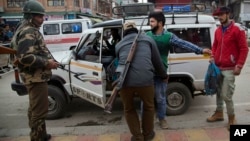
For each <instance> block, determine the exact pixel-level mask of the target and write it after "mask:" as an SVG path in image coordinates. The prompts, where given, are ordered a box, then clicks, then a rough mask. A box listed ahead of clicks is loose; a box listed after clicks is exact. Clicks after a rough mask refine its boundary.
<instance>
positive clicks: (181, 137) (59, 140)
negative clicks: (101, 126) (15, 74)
mask: <svg viewBox="0 0 250 141" xmlns="http://www.w3.org/2000/svg"><path fill="white" fill-rule="evenodd" d="M130 137H131V134H130V133H129V132H127V133H120V134H119V133H117V134H100V135H52V139H51V141H130ZM0 141H29V137H28V136H21V137H13V138H10V137H0ZM153 141H229V132H228V130H227V129H226V128H221V127H220V128H203V129H202V128H199V129H179V130H156V136H155V138H154V140H153Z"/></svg>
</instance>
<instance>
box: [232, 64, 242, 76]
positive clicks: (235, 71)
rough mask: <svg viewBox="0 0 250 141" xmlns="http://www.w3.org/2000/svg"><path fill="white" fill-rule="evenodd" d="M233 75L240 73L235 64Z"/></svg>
mask: <svg viewBox="0 0 250 141" xmlns="http://www.w3.org/2000/svg"><path fill="white" fill-rule="evenodd" d="M233 73H234V75H240V73H241V68H239V67H238V66H235V67H234V72H233Z"/></svg>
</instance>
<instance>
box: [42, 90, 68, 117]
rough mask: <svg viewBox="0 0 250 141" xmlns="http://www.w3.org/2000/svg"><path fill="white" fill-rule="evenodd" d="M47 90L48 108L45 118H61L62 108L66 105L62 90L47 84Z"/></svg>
mask: <svg viewBox="0 0 250 141" xmlns="http://www.w3.org/2000/svg"><path fill="white" fill-rule="evenodd" d="M48 92H49V94H48V100H49V109H48V114H47V118H46V119H50V120H51V119H58V118H61V117H62V116H63V113H64V109H65V106H66V101H65V97H64V96H63V91H62V90H61V89H60V88H58V87H56V86H53V85H49V86H48Z"/></svg>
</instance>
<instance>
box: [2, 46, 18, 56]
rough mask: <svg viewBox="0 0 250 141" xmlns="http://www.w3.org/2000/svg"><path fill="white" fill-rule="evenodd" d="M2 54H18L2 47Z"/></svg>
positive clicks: (13, 50)
mask: <svg viewBox="0 0 250 141" xmlns="http://www.w3.org/2000/svg"><path fill="white" fill-rule="evenodd" d="M0 54H16V50H15V49H11V48H8V47H4V46H0Z"/></svg>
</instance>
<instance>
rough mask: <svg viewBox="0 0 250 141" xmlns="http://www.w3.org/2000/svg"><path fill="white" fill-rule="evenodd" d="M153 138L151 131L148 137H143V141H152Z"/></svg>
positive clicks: (153, 134) (153, 133)
mask: <svg viewBox="0 0 250 141" xmlns="http://www.w3.org/2000/svg"><path fill="white" fill-rule="evenodd" d="M154 137H155V132H154V131H152V132H151V133H150V134H149V135H147V136H144V140H145V141H151V140H153V139H154Z"/></svg>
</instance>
